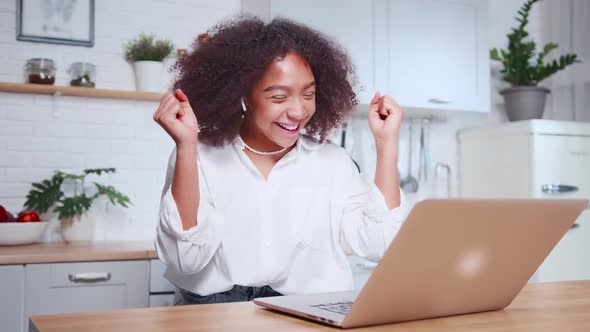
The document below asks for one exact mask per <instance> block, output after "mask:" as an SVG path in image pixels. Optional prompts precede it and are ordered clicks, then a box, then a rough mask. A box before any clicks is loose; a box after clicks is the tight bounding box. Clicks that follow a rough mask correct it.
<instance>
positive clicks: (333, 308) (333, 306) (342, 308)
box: [311, 301, 352, 315]
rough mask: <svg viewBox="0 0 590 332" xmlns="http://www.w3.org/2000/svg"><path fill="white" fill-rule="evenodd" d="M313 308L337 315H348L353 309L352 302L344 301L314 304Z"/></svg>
mask: <svg viewBox="0 0 590 332" xmlns="http://www.w3.org/2000/svg"><path fill="white" fill-rule="evenodd" d="M311 306H312V307H314V308H318V309H322V310H326V311H330V312H335V313H337V314H342V315H346V314H347V313H348V310H350V307H352V302H350V301H343V302H334V303H323V304H313V305H311Z"/></svg>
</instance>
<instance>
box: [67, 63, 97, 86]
mask: <svg viewBox="0 0 590 332" xmlns="http://www.w3.org/2000/svg"><path fill="white" fill-rule="evenodd" d="M68 72H69V73H70V75H71V80H70V85H71V86H82V87H88V88H94V85H95V84H94V82H95V79H96V66H95V65H93V64H92V63H89V62H74V63H72V64H71V65H70V69H69V71H68Z"/></svg>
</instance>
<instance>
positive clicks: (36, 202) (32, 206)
mask: <svg viewBox="0 0 590 332" xmlns="http://www.w3.org/2000/svg"><path fill="white" fill-rule="evenodd" d="M62 182H63V177H61V176H58V175H54V176H53V177H52V178H51V180H43V181H41V183H33V184H32V187H33V188H34V189H31V190H30V191H29V193H28V194H27V200H26V201H25V209H26V210H30V211H36V212H37V213H45V212H47V211H48V210H49V209H50V208H51V207H52V206H53V205H54V204H55V203H57V202H59V200H60V198H61V197H62V196H63V193H62V192H61V191H60V187H61V184H62Z"/></svg>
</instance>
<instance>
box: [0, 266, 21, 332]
mask: <svg viewBox="0 0 590 332" xmlns="http://www.w3.org/2000/svg"><path fill="white" fill-rule="evenodd" d="M24 284H25V273H24V269H23V266H22V265H6V266H0V322H1V324H2V326H1V327H0V330H2V331H11V332H21V331H24V329H23V317H24V316H23V303H24Z"/></svg>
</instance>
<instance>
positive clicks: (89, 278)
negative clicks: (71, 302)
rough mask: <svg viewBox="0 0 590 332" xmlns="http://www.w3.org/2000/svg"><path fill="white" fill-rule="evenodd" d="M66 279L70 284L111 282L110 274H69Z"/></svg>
mask: <svg viewBox="0 0 590 332" xmlns="http://www.w3.org/2000/svg"><path fill="white" fill-rule="evenodd" d="M68 279H70V281H72V282H99V281H109V280H111V273H110V272H86V273H74V274H72V273H70V274H68Z"/></svg>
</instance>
